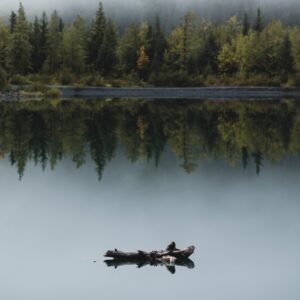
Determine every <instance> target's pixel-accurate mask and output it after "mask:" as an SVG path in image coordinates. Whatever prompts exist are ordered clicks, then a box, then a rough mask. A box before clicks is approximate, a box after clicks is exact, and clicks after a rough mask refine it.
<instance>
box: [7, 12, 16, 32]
mask: <svg viewBox="0 0 300 300" xmlns="http://www.w3.org/2000/svg"><path fill="white" fill-rule="evenodd" d="M16 23H17V14H16V13H15V12H14V11H12V12H11V14H10V17H9V29H10V32H11V33H13V32H14V30H15V27H16Z"/></svg>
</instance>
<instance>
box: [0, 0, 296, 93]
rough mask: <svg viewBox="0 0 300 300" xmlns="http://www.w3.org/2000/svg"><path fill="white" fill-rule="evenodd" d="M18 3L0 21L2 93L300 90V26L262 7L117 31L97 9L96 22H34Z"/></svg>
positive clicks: (158, 20) (160, 19)
mask: <svg viewBox="0 0 300 300" xmlns="http://www.w3.org/2000/svg"><path fill="white" fill-rule="evenodd" d="M26 13H27V12H25V9H24V7H23V5H22V3H21V4H20V6H19V9H18V11H17V12H14V11H13V12H11V14H10V16H9V17H8V18H7V20H2V21H0V87H1V89H6V88H7V87H8V86H9V84H16V85H18V84H26V83H41V84H61V85H75V86H113V87H123V86H147V85H148V86H206V85H254V86H259V85H267V86H283V87H294V86H299V85H300V27H299V26H298V25H297V22H294V24H288V23H287V22H284V20H281V19H279V18H270V17H268V18H267V17H265V12H264V11H263V10H261V9H260V8H259V7H257V8H256V10H255V13H253V7H252V9H251V11H249V12H248V11H243V13H241V12H239V13H238V14H236V15H232V16H228V18H227V19H226V20H222V21H214V20H213V19H206V18H204V17H202V16H201V15H200V14H198V11H187V12H186V13H184V14H183V15H182V16H181V17H180V18H178V19H177V23H176V24H174V26H169V27H170V28H166V26H163V25H162V24H164V15H163V12H162V13H161V14H160V16H156V17H152V18H150V19H145V20H141V21H140V22H134V21H133V22H132V23H129V24H127V25H126V26H125V25H124V26H125V28H124V27H123V28H120V26H119V24H118V23H117V21H118V20H114V19H112V18H110V17H108V16H107V15H106V13H105V10H104V6H103V5H102V3H100V4H99V6H98V9H97V11H96V13H95V15H94V16H93V17H90V18H87V17H85V18H83V17H82V16H80V15H78V16H77V17H75V18H74V19H73V20H70V18H67V19H66V20H65V19H64V18H63V17H61V16H60V15H59V13H58V12H57V11H54V12H53V13H52V14H50V15H48V14H47V13H46V12H44V13H42V15H41V16H39V17H35V18H33V19H32V20H31V19H30V21H29V18H28V17H27V16H26Z"/></svg>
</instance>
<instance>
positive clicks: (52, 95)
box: [44, 88, 61, 99]
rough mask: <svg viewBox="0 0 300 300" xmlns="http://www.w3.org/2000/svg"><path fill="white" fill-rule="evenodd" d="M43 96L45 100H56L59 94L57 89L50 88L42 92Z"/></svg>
mask: <svg viewBox="0 0 300 300" xmlns="http://www.w3.org/2000/svg"><path fill="white" fill-rule="evenodd" d="M44 96H45V98H47V99H58V98H60V97H61V92H60V90H59V89H56V88H52V89H49V90H47V91H45V92H44Z"/></svg>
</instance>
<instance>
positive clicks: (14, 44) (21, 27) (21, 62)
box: [8, 3, 32, 75]
mask: <svg viewBox="0 0 300 300" xmlns="http://www.w3.org/2000/svg"><path fill="white" fill-rule="evenodd" d="M29 34H30V32H29V24H28V22H27V18H26V14H25V10H24V7H23V5H22V3H20V7H19V11H18V16H17V21H16V25H15V28H14V31H13V33H12V35H11V37H10V41H9V45H8V67H9V69H10V71H11V73H13V74H21V75H25V74H26V73H28V71H29V70H30V68H31V65H30V61H31V50H32V48H31V44H30V35H29Z"/></svg>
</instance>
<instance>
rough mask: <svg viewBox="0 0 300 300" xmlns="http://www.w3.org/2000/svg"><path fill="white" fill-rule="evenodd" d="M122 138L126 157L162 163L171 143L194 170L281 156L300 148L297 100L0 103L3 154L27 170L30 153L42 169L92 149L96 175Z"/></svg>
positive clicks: (79, 158)
mask: <svg viewBox="0 0 300 300" xmlns="http://www.w3.org/2000/svg"><path fill="white" fill-rule="evenodd" d="M120 145H122V146H123V148H125V151H126V155H127V158H128V160H130V161H131V162H135V161H137V160H147V161H153V163H154V164H155V165H156V166H158V165H159V163H160V160H161V155H162V153H163V152H164V151H165V149H166V146H167V145H169V146H170V148H171V149H172V151H173V152H174V153H175V154H176V156H177V157H178V158H179V159H180V160H181V163H180V166H181V167H182V168H183V169H184V170H185V171H186V172H187V173H190V172H193V171H194V170H195V169H196V168H197V166H198V165H199V164H200V163H201V162H202V161H211V160H216V159H218V160H225V161H227V162H228V164H229V165H230V166H238V167H239V165H240V166H241V167H243V168H248V167H249V166H253V165H254V167H255V169H256V172H257V174H259V173H260V172H261V171H262V168H263V165H264V161H271V162H278V161H280V160H281V159H283V158H284V157H286V156H289V155H296V154H298V153H299V150H300V104H299V103H298V102H297V101H293V100H285V101H249V102H247V101H246V102H245V101H244V102H239V101H224V102H215V101H195V100H172V101H171V100H155V101H145V100H117V99H116V100H112V101H105V100H95V101H86V100H74V101H44V102H18V103H4V102H2V103H0V155H1V157H8V158H9V160H10V162H11V165H13V166H15V167H16V168H17V170H18V174H19V176H20V179H21V178H22V177H23V175H24V172H25V168H26V163H27V162H28V161H29V160H33V161H34V162H35V163H36V164H37V165H40V166H41V168H42V169H43V170H44V169H45V168H46V167H47V166H49V167H51V168H52V169H54V168H55V166H56V165H57V163H58V162H59V161H60V160H62V159H63V158H64V157H71V158H72V160H73V162H74V164H75V165H76V167H78V168H79V167H81V166H82V165H83V164H84V163H85V161H86V159H87V157H88V156H90V157H91V158H92V160H93V161H94V163H95V166H96V167H95V168H96V171H97V174H98V177H99V179H101V178H102V176H103V172H104V169H105V166H106V165H107V163H108V162H110V161H111V160H112V159H113V158H114V157H115V155H116V149H117V147H118V146H120Z"/></svg>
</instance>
